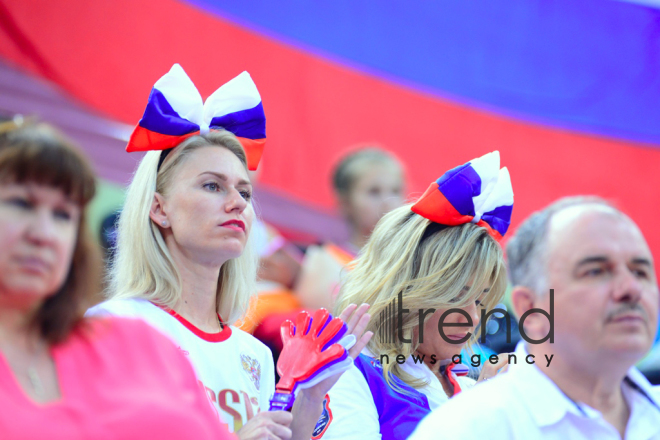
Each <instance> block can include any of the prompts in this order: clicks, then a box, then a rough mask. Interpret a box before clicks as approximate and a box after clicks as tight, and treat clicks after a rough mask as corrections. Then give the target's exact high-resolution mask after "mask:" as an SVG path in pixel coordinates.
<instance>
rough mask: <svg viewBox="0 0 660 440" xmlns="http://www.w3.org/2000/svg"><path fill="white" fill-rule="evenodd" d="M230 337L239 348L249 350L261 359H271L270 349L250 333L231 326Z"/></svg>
mask: <svg viewBox="0 0 660 440" xmlns="http://www.w3.org/2000/svg"><path fill="white" fill-rule="evenodd" d="M230 328H231V337H232V338H235V340H236V343H237V344H239V345H240V346H241V348H249V349H251V350H252V351H254V352H255V354H258V355H259V356H261V357H265V358H269V359H271V362H272V358H273V353H272V352H271V351H270V348H268V346H267V345H266V344H264V343H263V342H261V341H260V340H259V339H257V338H255V337H254V336H252V335H251V334H250V333H248V332H245V331H243V330H241V329H240V328H238V327H236V326H233V325H231V326H230Z"/></svg>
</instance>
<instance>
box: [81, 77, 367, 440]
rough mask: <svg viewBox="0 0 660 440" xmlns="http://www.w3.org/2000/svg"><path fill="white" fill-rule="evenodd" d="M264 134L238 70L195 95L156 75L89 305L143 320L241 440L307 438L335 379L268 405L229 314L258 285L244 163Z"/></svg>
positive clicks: (260, 372)
mask: <svg viewBox="0 0 660 440" xmlns="http://www.w3.org/2000/svg"><path fill="white" fill-rule="evenodd" d="M265 138H266V135H265V116H264V111H263V107H262V104H261V97H260V95H259V92H258V91H257V89H256V86H255V85H254V83H253V82H252V79H251V78H250V76H249V74H248V73H247V72H244V73H242V74H241V75H239V76H238V77H236V78H234V79H233V80H231V81H230V82H228V83H227V84H225V85H223V86H222V87H220V88H219V89H218V90H217V91H216V92H214V93H213V94H212V95H211V96H210V97H209V98H208V99H207V100H206V102H205V103H204V104H202V98H201V96H200V95H199V92H197V89H196V88H195V86H194V85H193V83H192V81H191V80H190V79H189V78H188V76H187V75H186V74H185V72H184V71H183V69H182V68H181V67H180V66H179V65H175V66H174V67H172V69H171V70H170V72H169V73H167V74H166V75H165V76H163V77H162V78H161V79H160V80H159V81H158V82H156V84H155V85H154V88H153V90H152V92H151V95H150V97H149V102H148V105H147V109H146V111H145V113H144V116H143V117H142V119H141V120H140V122H139V124H138V126H137V128H136V129H135V131H134V132H133V135H132V136H131V139H130V141H129V144H128V147H127V150H128V151H147V153H146V155H145V156H144V158H143V159H142V161H141V162H140V164H139V166H138V168H137V171H136V172H135V175H134V177H133V181H132V182H131V184H130V186H129V189H128V194H127V198H126V204H125V206H124V209H123V211H122V213H121V216H120V220H119V225H118V241H117V249H116V254H115V259H114V263H113V267H112V272H111V287H110V291H109V293H110V295H109V296H110V297H111V299H110V300H109V301H107V302H105V303H102V304H100V305H99V306H96V307H95V308H93V309H92V310H91V311H90V314H115V315H122V316H130V317H137V318H142V319H144V320H145V321H147V322H148V323H150V324H151V325H152V326H154V327H155V328H157V329H158V330H160V331H161V332H163V333H164V334H166V335H168V336H169V337H170V338H171V339H172V340H174V342H175V343H176V344H177V345H178V346H179V349H180V350H181V352H182V353H183V354H184V355H185V356H186V357H187V358H188V359H189V360H190V362H191V363H192V365H193V367H194V368H195V371H196V373H197V377H198V379H199V383H200V386H201V387H202V389H203V390H204V391H205V392H206V394H207V396H208V398H209V401H210V403H211V405H212V406H213V408H214V409H215V411H216V412H217V414H218V417H219V418H220V420H221V421H222V422H224V423H226V424H228V425H229V428H230V430H232V431H233V432H235V433H236V434H237V435H238V437H239V438H241V439H244V440H245V439H288V438H292V437H293V438H309V436H310V434H311V432H312V430H313V427H314V424H315V422H316V419H317V418H318V416H319V414H321V408H322V400H323V396H324V394H325V392H326V391H327V390H328V389H329V388H330V386H331V385H332V383H334V381H336V378H334V379H333V378H330V379H327V380H325V381H323V382H321V383H319V384H318V385H316V386H314V387H311V388H308V389H306V390H303V391H301V392H300V395H299V396H298V398H297V399H296V401H295V405H294V407H293V411H292V413H289V412H286V411H273V412H269V411H268V403H269V400H270V398H271V397H272V395H273V393H274V391H275V383H274V382H275V374H274V366H273V359H272V355H271V353H270V350H269V349H268V348H267V347H266V346H265V345H263V344H262V343H261V342H259V341H258V340H257V339H255V338H254V337H252V336H251V335H249V334H247V333H245V332H243V331H241V330H240V329H238V328H236V327H234V326H232V325H230V324H228V323H233V322H236V321H237V319H239V318H241V316H242V315H243V313H244V311H245V310H246V308H247V305H248V302H249V299H250V296H251V295H252V294H253V293H255V291H256V289H255V280H256V269H257V259H256V258H257V257H256V253H255V252H254V250H253V249H252V242H251V239H250V237H251V230H252V224H253V222H254V219H255V211H254V207H253V194H252V185H251V184H250V178H249V175H248V168H249V169H256V167H257V164H258V163H259V158H260V156H261V153H262V150H263V146H264V144H265V140H266V139H265ZM154 150H155V151H154ZM356 309H357V307H355V306H352V307H349V308H348V309H347V312H346V313H345V314H343V315H342V317H343V318H347V317H348V315H350V314H351V313H352V312H354V311H355V310H356ZM366 310H367V306H365V307H361V308H359V310H357V311H355V313H353V318H352V320H347V321H348V324H349V332H350V331H351V330H352V329H354V331H355V332H356V333H357V335H358V339H359V340H358V343H357V344H356V347H355V350H358V351H357V352H355V353H354V355H357V353H359V349H361V348H360V347H363V346H364V344H365V343H366V341H367V340H368V337H369V335H368V334H367V335H365V337H363V338H360V337H361V336H362V331H363V330H364V327H365V326H366V323H367V322H368V319H369V316H368V315H365V312H366ZM163 386H167V384H163Z"/></svg>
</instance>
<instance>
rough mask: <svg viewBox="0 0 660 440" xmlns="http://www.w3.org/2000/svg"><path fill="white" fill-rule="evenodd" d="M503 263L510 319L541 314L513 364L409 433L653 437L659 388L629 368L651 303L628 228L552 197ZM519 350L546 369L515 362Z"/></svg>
mask: <svg viewBox="0 0 660 440" xmlns="http://www.w3.org/2000/svg"><path fill="white" fill-rule="evenodd" d="M507 256H508V260H509V267H510V273H509V275H510V278H511V281H512V284H513V290H512V293H511V299H512V303H513V306H514V308H515V311H516V313H517V314H518V316H521V315H523V314H524V313H525V312H526V311H528V310H530V309H532V308H540V309H543V310H545V311H550V310H552V313H551V314H549V316H550V319H549V317H548V316H546V315H544V314H541V313H532V314H528V316H526V317H525V319H524V322H523V325H524V330H525V332H524V333H525V334H526V335H527V338H528V339H527V342H522V343H521V344H519V346H518V347H517V348H516V354H517V355H518V356H517V358H518V360H519V361H518V363H517V364H515V365H510V367H509V371H508V372H507V373H506V374H502V375H498V376H497V377H496V378H494V379H492V380H490V381H488V382H487V383H485V384H483V385H479V386H476V387H475V388H474V389H472V390H470V391H466V392H464V393H462V394H460V395H459V396H457V397H456V398H454V399H452V400H451V401H450V402H449V403H447V404H446V405H444V406H442V407H440V408H438V409H436V410H435V411H434V412H433V413H431V414H430V415H429V416H428V417H426V418H425V419H424V420H423V421H422V422H421V423H420V425H419V426H418V428H417V430H416V431H415V432H414V433H413V435H412V436H411V437H410V438H411V439H414V440H419V439H428V438H438V437H442V438H450V439H452V440H456V439H472V438H489V439H494V438H496V439H500V438H501V439H534V438H543V439H546V438H552V439H555V438H556V439H562V440H565V439H573V438H589V439H620V438H625V439H660V389H659V388H657V387H655V388H654V387H653V386H651V385H650V384H649V383H648V381H647V380H646V379H645V378H644V377H643V376H642V374H641V373H640V372H639V371H638V370H637V369H636V368H635V367H634V366H633V365H634V364H635V363H636V362H637V361H639V360H640V359H641V358H642V357H643V356H644V355H645V354H646V353H647V352H648V350H649V349H650V347H651V344H652V343H653V339H654V337H655V332H656V329H657V324H658V308H659V301H660V300H659V292H658V285H657V280H656V275H655V270H654V263H653V257H652V255H651V252H650V250H649V247H648V245H647V244H646V241H645V239H644V237H643V236H642V233H641V231H640V230H639V228H638V227H637V226H636V225H635V223H634V222H633V221H632V220H631V219H630V218H628V217H627V216H626V215H624V214H623V213H621V212H620V211H618V210H617V209H615V208H613V207H612V206H610V205H609V204H607V203H606V202H605V201H603V200H601V199H597V198H585V197H579V198H578V197H574V198H566V199H562V200H560V201H558V202H556V203H554V204H552V205H550V206H548V207H547V208H545V209H544V210H542V211H539V212H537V213H535V214H533V215H532V216H531V217H529V218H528V219H527V220H526V221H525V222H524V223H523V224H522V225H521V226H520V228H519V229H518V231H516V235H515V236H514V237H513V238H512V239H511V241H510V242H509V244H508V246H507ZM551 289H552V291H553V293H552V294H551V293H550V292H551ZM551 298H552V299H553V304H551ZM528 355H532V356H534V357H535V358H536V359H537V360H539V359H548V358H552V363H551V364H550V363H549V362H548V363H545V362H536V363H535V364H534V365H528V364H527V362H520V359H521V358H522V359H525V358H526V356H528ZM532 359H533V358H532Z"/></svg>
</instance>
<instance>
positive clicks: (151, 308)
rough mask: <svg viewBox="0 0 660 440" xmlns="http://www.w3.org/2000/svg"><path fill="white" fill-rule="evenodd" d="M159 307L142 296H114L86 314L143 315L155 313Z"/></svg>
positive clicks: (89, 315)
mask: <svg viewBox="0 0 660 440" xmlns="http://www.w3.org/2000/svg"><path fill="white" fill-rule="evenodd" d="M157 310H158V307H157V306H155V305H154V304H152V303H151V302H150V301H148V300H146V299H142V298H112V299H109V300H106V301H104V302H102V303H100V304H97V305H95V306H94V307H92V308H90V309H89V310H87V312H86V313H85V316H88V317H91V316H124V317H129V318H131V317H135V318H137V317H143V316H144V314H145V313H153V312H155V311H157Z"/></svg>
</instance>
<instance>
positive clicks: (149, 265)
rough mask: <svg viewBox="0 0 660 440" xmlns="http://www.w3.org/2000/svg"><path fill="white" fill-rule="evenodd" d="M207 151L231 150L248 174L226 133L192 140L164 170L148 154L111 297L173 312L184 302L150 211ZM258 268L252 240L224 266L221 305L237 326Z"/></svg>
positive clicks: (126, 217)
mask: <svg viewBox="0 0 660 440" xmlns="http://www.w3.org/2000/svg"><path fill="white" fill-rule="evenodd" d="M206 146H218V147H223V148H226V149H228V150H229V151H231V152H232V153H234V154H235V155H236V157H238V159H239V160H240V161H241V163H242V164H243V165H244V166H245V169H246V170H247V165H246V164H247V160H246V156H245V150H243V147H242V146H241V144H240V142H239V141H238V139H236V136H234V135H233V134H232V133H230V132H228V131H225V130H214V131H211V132H209V133H207V134H204V135H199V136H193V137H191V138H188V139H186V140H185V141H184V142H182V143H181V144H179V145H178V146H177V147H176V150H175V151H172V152H171V153H170V155H174V157H168V160H166V161H165V162H164V163H163V164H162V167H161V168H160V170H157V167H158V161H159V159H160V154H161V152H160V151H150V152H148V153H147V154H146V155H145V156H144V158H143V159H142V161H141V162H140V164H139V166H138V168H137V170H136V172H135V175H134V176H133V181H132V182H131V184H130V185H129V187H128V192H127V195H126V203H125V205H124V208H123V210H122V212H121V215H120V218H119V223H118V228H117V245H116V250H115V257H114V260H113V264H112V268H111V271H110V286H109V290H108V296H109V297H112V298H144V299H147V300H149V301H153V302H155V303H157V304H159V305H162V306H165V307H173V306H174V305H175V304H176V303H177V301H178V300H179V299H180V298H181V293H182V286H181V277H180V275H179V271H178V270H177V268H176V266H175V264H174V260H173V259H172V256H171V254H170V252H169V250H168V248H167V245H166V244H165V240H164V239H163V236H162V234H161V232H160V229H159V227H158V226H157V225H156V224H155V223H154V222H153V221H152V220H151V218H150V217H149V211H150V209H151V204H152V201H153V198H154V193H155V192H158V193H159V194H162V195H167V193H168V190H169V189H170V188H171V186H172V184H173V183H174V182H173V176H174V175H175V172H176V169H177V168H178V167H179V166H180V165H181V164H182V163H183V162H184V161H185V159H186V157H187V156H189V155H190V154H191V153H192V152H193V151H195V150H197V149H199V148H201V147H206ZM257 264H258V260H257V253H256V252H255V250H254V249H253V245H252V239H251V238H250V237H248V241H247V244H246V246H245V249H244V251H243V253H242V255H241V256H240V257H238V258H235V259H231V260H229V261H227V262H226V263H225V264H223V265H222V268H221V269H220V276H219V278H218V290H217V297H216V304H217V307H218V313H219V314H220V316H222V318H223V319H224V320H225V321H226V322H228V323H233V322H236V321H237V320H238V319H240V318H241V317H243V315H244V314H245V311H246V310H247V307H248V304H249V301H250V297H251V296H252V295H253V294H254V293H255V292H256V275H257Z"/></svg>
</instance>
